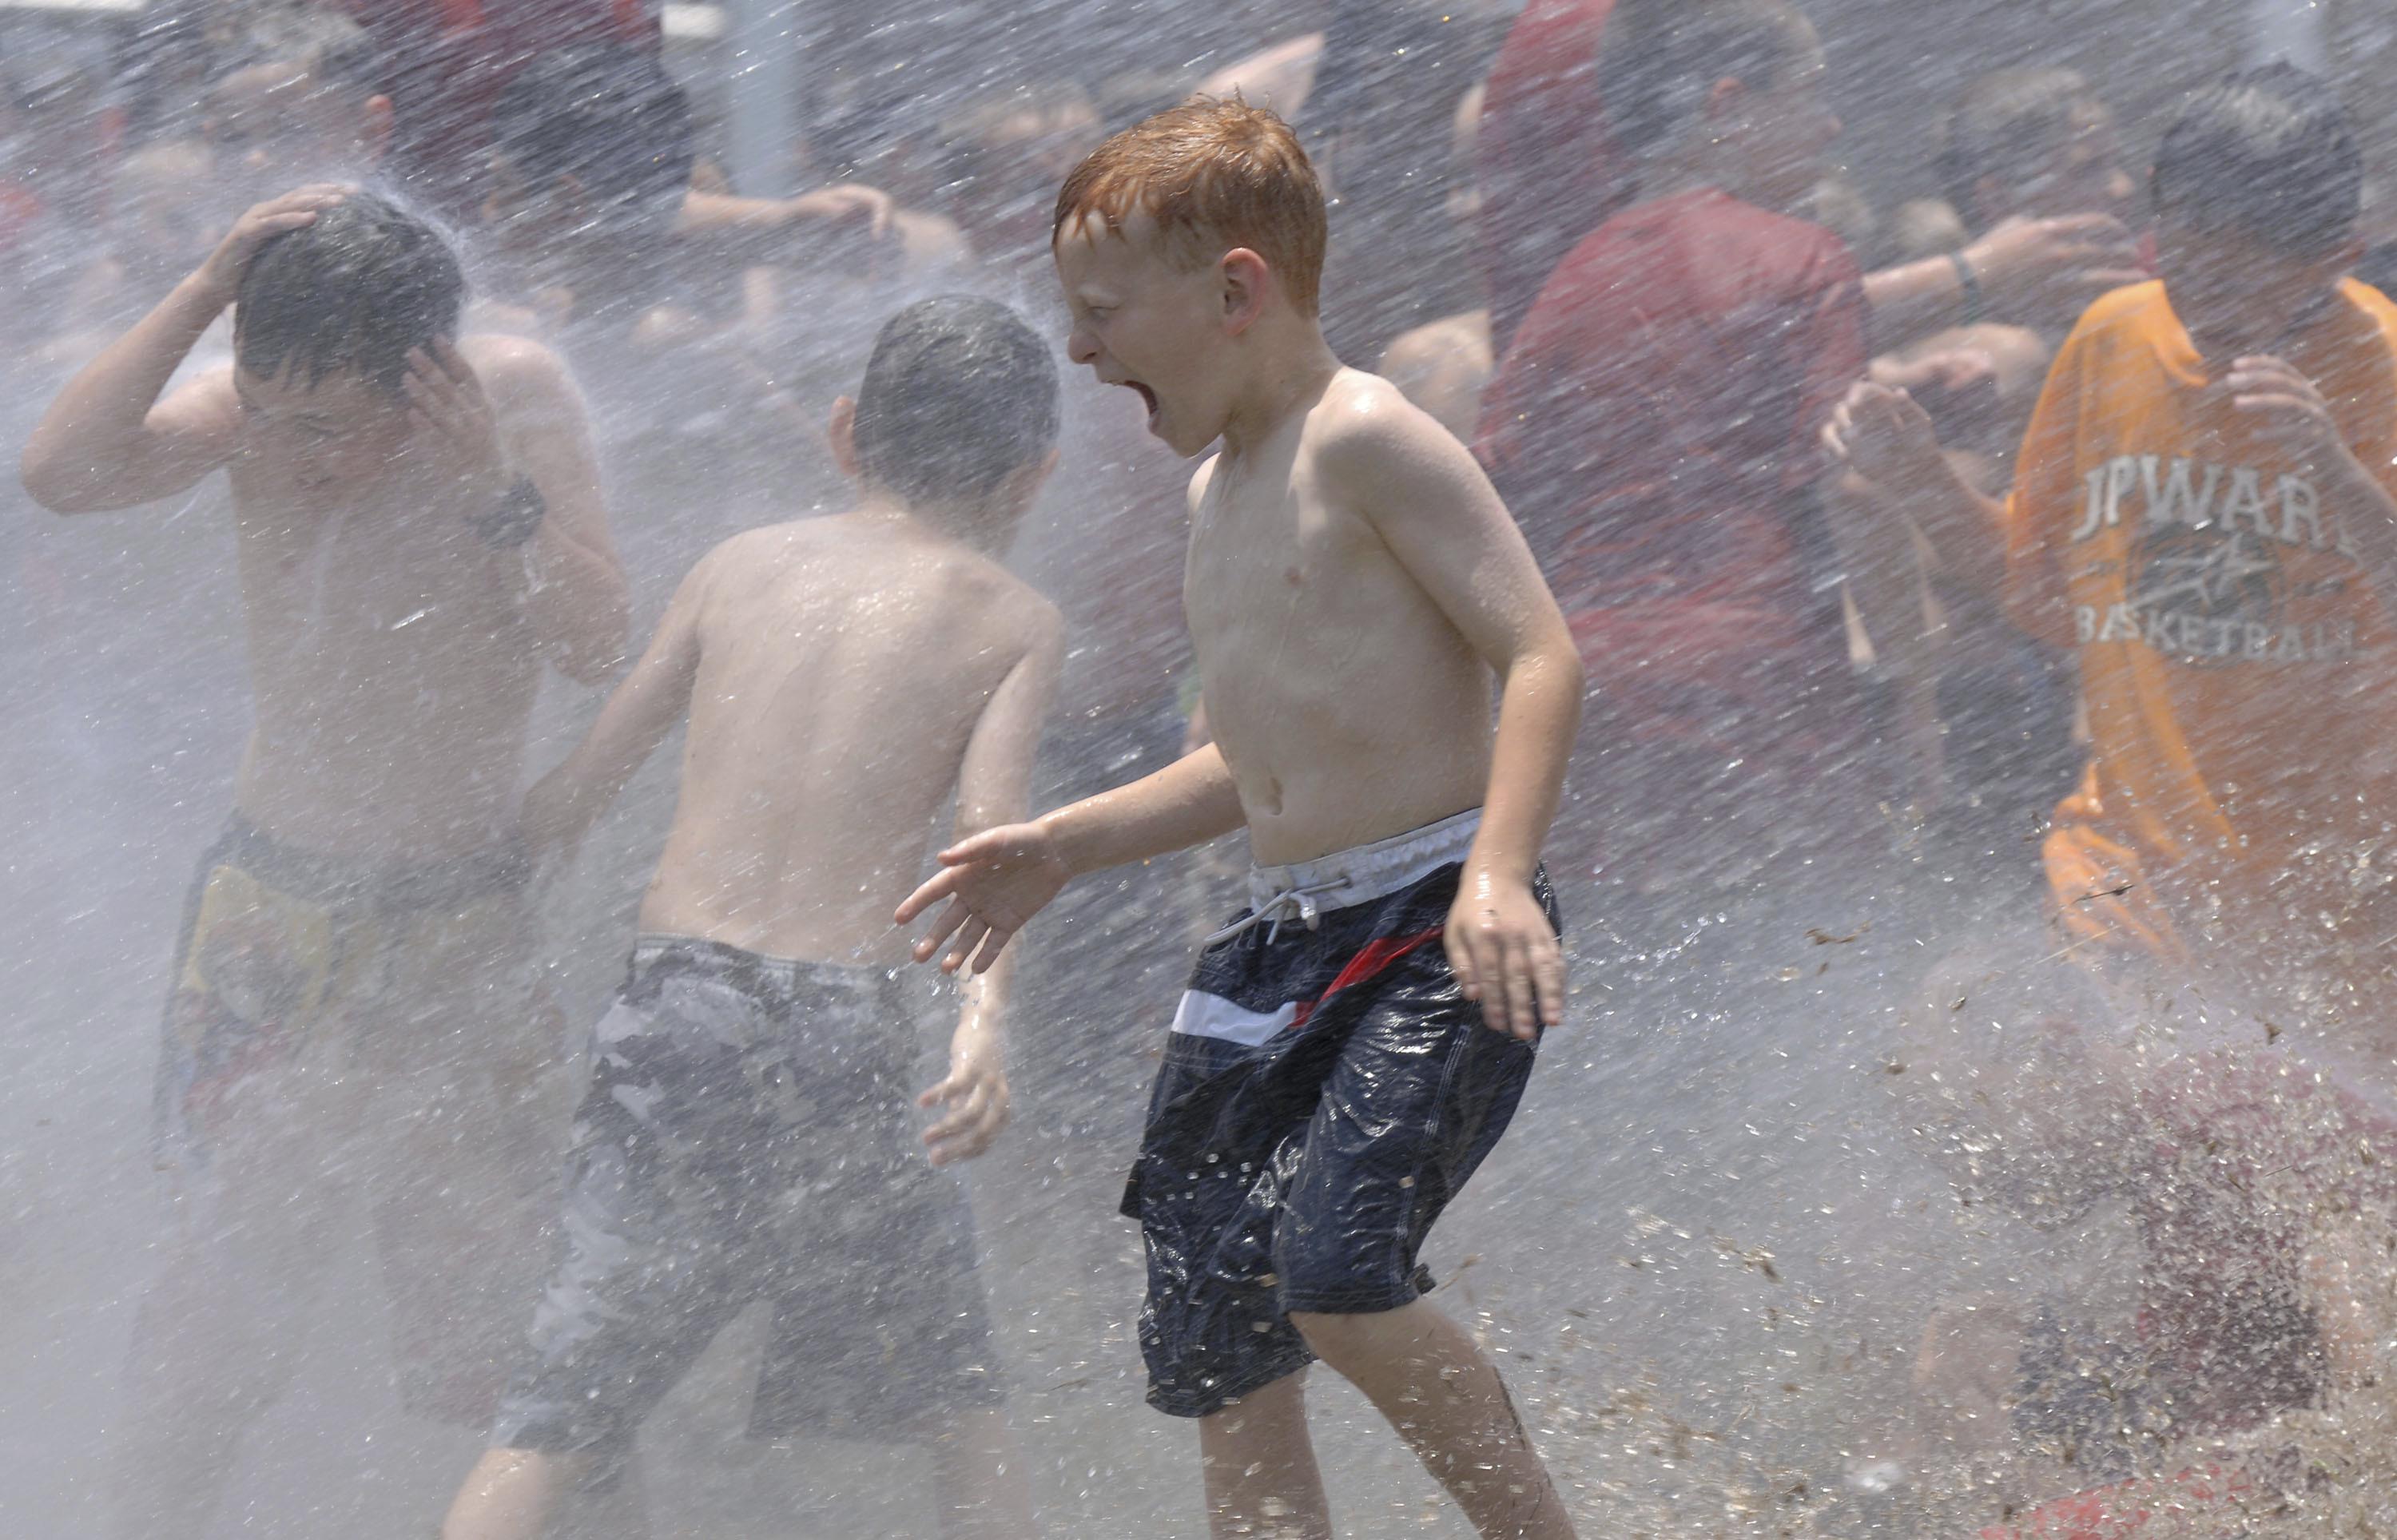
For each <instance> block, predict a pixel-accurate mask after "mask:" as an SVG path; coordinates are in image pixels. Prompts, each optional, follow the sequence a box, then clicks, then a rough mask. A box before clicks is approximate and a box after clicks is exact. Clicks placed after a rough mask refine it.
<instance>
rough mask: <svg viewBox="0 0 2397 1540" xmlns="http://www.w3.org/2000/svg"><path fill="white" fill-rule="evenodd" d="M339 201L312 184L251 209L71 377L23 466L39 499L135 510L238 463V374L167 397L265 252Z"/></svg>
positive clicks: (85, 509) (78, 508) (332, 191)
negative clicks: (181, 369) (229, 463)
mask: <svg viewBox="0 0 2397 1540" xmlns="http://www.w3.org/2000/svg"><path fill="white" fill-rule="evenodd" d="M341 196H342V190H341V189H339V188H334V187H306V188H301V190H299V191H298V192H287V193H285V194H284V195H283V196H282V197H279V198H275V199H271V200H269V201H268V202H266V203H262V204H260V205H258V206H256V207H254V208H252V209H250V210H249V211H248V212H247V213H245V214H243V215H242V217H241V218H240V219H236V220H234V227H233V229H232V230H231V231H229V232H227V233H226V235H225V238H224V240H223V241H222V242H221V243H220V244H219V245H218V246H217V249H216V250H215V251H214V252H212V253H210V254H209V256H208V260H207V261H205V262H203V263H201V264H200V267H199V269H198V271H197V272H194V273H193V274H192V275H191V276H190V277H188V278H185V279H184V280H183V281H182V282H181V283H180V284H178V285H175V287H174V289H173V290H172V291H171V292H170V293H168V294H167V298H166V299H162V300H160V301H159V302H158V303H157V305H156V306H155V307H154V309H152V311H151V312H150V313H149V314H147V315H145V316H143V317H142V318H141V320H140V321H137V322H135V323H134V325H133V329H132V330H130V331H128V332H127V333H126V334H125V335H124V336H123V337H120V338H118V339H116V340H115V341H114V342H112V343H110V344H109V345H108V346H107V347H106V348H104V349H102V350H101V351H100V356H99V357H97V358H95V359H93V360H92V361H91V362H90V363H89V364H87V365H85V366H84V367H83V369H82V370H81V372H79V373H78V374H76V376H75V377H74V378H73V379H71V380H69V381H68V382H67V386H66V389H64V390H63V391H60V392H59V398H58V399H57V400H56V401H54V402H52V403H51V404H50V409H49V410H48V411H47V412H45V413H43V414H42V420H41V421H40V422H39V423H38V424H36V425H35V427H34V429H33V434H32V436H31V437H29V438H28V439H27V440H26V441H25V451H24V455H23V458H21V460H20V472H21V474H22V475H23V477H24V482H25V490H26V491H27V492H29V493H31V494H32V495H33V500H34V501H35V502H38V503H40V504H41V505H42V506H43V507H45V508H47V509H49V510H50V511H53V512H58V513H94V512H100V511H105V510H109V509H116V508H132V507H136V506H138V505H140V504H141V503H146V502H155V501H156V500H158V499H159V498H167V497H172V496H173V495H174V494H176V493H178V492H181V491H182V490H183V489H184V488H185V487H188V486H190V485H192V484H193V483H194V482H196V481H198V480H199V479H200V478H201V477H202V476H205V475H207V474H208V472H209V471H213V470H215V469H216V468H217V467H218V466H220V465H222V464H223V463H224V462H225V461H226V460H227V459H228V458H231V457H232V455H233V452H234V444H235V442H236V439H237V434H238V431H239V425H240V416H239V413H238V411H237V410H236V402H235V399H234V394H233V389H232V382H231V380H230V379H229V378H225V377H223V376H216V377H211V378H208V379H202V380H195V381H194V382H193V383H192V384H191V385H189V386H187V387H185V388H184V389H182V390H180V391H178V392H175V393H174V394H173V395H172V396H170V397H168V398H167V400H166V401H164V402H161V401H160V400H159V399H158V397H159V395H160V394H161V393H162V392H164V391H165V390H166V389H167V381H168V380H169V379H171V378H174V374H175V370H176V369H177V368H179V367H181V365H182V362H183V359H184V357H185V355H186V354H188V353H190V352H191V351H192V344H193V343H194V342H196V341H198V340H199V339H200V334H201V333H203V332H205V331H207V330H208V327H209V326H210V325H213V324H214V323H215V321H216V318H217V317H218V316H219V315H221V314H222V313H223V312H224V309H225V307H226V306H227V305H230V304H232V303H233V300H234V295H235V294H236V293H237V292H239V290H240V288H241V276H242V273H243V272H246V271H247V270H248V266H249V259H250V258H251V257H253V256H254V255H256V254H257V251H258V248H259V247H260V246H262V245H264V244H265V243H266V242H267V241H268V240H269V239H271V238H273V237H274V236H275V235H279V234H281V233H283V232H285V231H288V230H297V229H299V228H300V227H301V226H302V225H306V224H313V223H314V222H315V219H316V214H317V211H318V210H320V209H325V208H330V207H331V206H333V205H335V204H337V203H339V202H341Z"/></svg>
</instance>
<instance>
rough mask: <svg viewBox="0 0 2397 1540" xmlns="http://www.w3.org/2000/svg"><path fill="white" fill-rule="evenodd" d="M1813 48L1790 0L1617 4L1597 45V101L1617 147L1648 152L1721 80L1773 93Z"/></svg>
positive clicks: (1631, 0)
mask: <svg viewBox="0 0 2397 1540" xmlns="http://www.w3.org/2000/svg"><path fill="white" fill-rule="evenodd" d="M1812 48H1813V35H1812V33H1809V32H1808V30H1807V26H1806V19H1805V17H1804V16H1803V15H1801V13H1800V12H1799V11H1798V9H1797V7H1793V6H1791V5H1790V4H1788V0H1618V3H1617V4H1616V6H1615V7H1614V14H1613V15H1611V16H1609V17H1608V18H1607V21H1606V31H1605V33H1603V34H1602V37H1601V39H1600V45H1599V54H1598V98H1599V101H1600V104H1601V107H1602V109H1603V111H1604V112H1605V113H1606V121H1607V126H1608V128H1609V129H1610V130H1611V131H1612V132H1613V134H1614V142H1615V145H1616V147H1617V148H1618V149H1620V150H1622V151H1623V152H1624V153H1627V154H1633V155H1638V154H1644V153H1647V152H1649V151H1651V150H1654V149H1655V148H1657V147H1658V146H1659V145H1662V144H1663V143H1665V142H1666V141H1667V139H1671V138H1672V137H1673V135H1674V134H1675V133H1677V132H1678V131H1680V129H1681V127H1682V126H1684V125H1685V124H1687V123H1689V122H1690V121H1691V120H1692V119H1694V118H1695V117H1696V116H1697V114H1698V113H1699V111H1700V110H1701V109H1702V108H1703V107H1704V106H1705V105H1706V100H1707V92H1708V91H1710V90H1712V89H1713V88H1714V85H1715V82H1717V81H1719V80H1736V81H1740V82H1743V83H1744V84H1746V85H1748V86H1750V87H1752V88H1754V89H1759V90H1761V89H1764V88H1767V87H1769V86H1774V85H1777V84H1779V83H1780V81H1781V80H1782V78H1783V77H1784V76H1785V75H1787V74H1788V72H1789V71H1791V70H1792V69H1794V68H1796V67H1797V66H1798V65H1799V64H1801V63H1802V62H1803V61H1804V60H1806V58H1807V57H1808V55H1809V53H1810V52H1811V50H1812Z"/></svg>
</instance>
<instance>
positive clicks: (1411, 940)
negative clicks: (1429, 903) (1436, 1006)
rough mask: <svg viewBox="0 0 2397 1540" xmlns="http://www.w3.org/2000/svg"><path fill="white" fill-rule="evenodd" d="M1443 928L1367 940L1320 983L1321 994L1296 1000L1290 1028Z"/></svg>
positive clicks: (1301, 1024)
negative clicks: (1330, 976)
mask: <svg viewBox="0 0 2397 1540" xmlns="http://www.w3.org/2000/svg"><path fill="white" fill-rule="evenodd" d="M1445 929H1447V927H1446V926H1444V925H1434V926H1433V927H1432V928H1431V929H1429V930H1427V931H1424V932H1422V933H1420V934H1419V935H1415V936H1384V937H1382V938H1381V939H1380V940H1379V941H1372V942H1368V943H1367V944H1366V946H1365V949H1364V950H1362V951H1360V952H1359V953H1358V954H1357V955H1356V956H1354V957H1352V958H1350V959H1349V960H1348V965H1347V966H1346V967H1345V968H1343V969H1341V970H1340V972H1339V974H1338V976H1335V977H1334V978H1333V979H1332V982H1331V983H1330V984H1327V985H1325V986H1324V989H1323V992H1322V993H1321V994H1319V995H1317V996H1316V997H1315V998H1314V999H1313V1000H1305V1001H1301V1002H1299V1006H1298V1016H1297V1018H1296V1019H1295V1020H1293V1021H1292V1023H1291V1024H1290V1030H1292V1031H1293V1032H1295V1031H1297V1030H1299V1029H1301V1028H1303V1027H1305V1026H1306V1022H1307V1018H1308V1017H1309V1016H1313V1015H1315V1013H1316V1012H1317V1011H1319V1010H1320V1009H1321V1008H1322V1007H1323V1004H1324V1002H1327V1001H1329V1000H1330V999H1331V998H1332V996H1333V995H1336V994H1338V993H1339V992H1340V991H1341V990H1343V989H1354V988H1355V987H1356V986H1358V985H1359V984H1363V983H1366V982H1368V981H1370V980H1372V979H1373V978H1374V977H1376V976H1379V975H1381V974H1383V973H1386V972H1387V971H1388V970H1389V967H1390V965H1391V964H1392V963H1396V962H1398V961H1399V959H1400V958H1402V957H1405V956H1406V955H1407V954H1408V953H1410V952H1413V951H1415V950H1418V949H1421V948H1423V947H1424V946H1426V944H1428V943H1430V942H1433V941H1437V940H1439V939H1440V933H1441V932H1442V931H1443V930H1445Z"/></svg>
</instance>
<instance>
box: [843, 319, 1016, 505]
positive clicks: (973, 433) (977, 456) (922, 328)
mask: <svg viewBox="0 0 2397 1540" xmlns="http://www.w3.org/2000/svg"><path fill="white" fill-rule="evenodd" d="M853 442H854V443H855V445H856V446H857V461H858V470H859V471H860V472H861V473H862V474H863V477H864V480H866V481H868V482H871V483H873V484H874V485H877V486H879V487H881V488H882V489H883V490H885V491H887V492H889V493H891V495H892V496H893V497H896V498H899V499H900V500H901V501H902V502H904V503H905V504H907V506H908V507H909V508H911V509H917V510H923V509H935V510H937V509H944V508H957V507H966V506H971V505H974V504H978V503H980V502H981V501H983V500H984V498H988V497H989V496H990V495H991V494H992V493H993V492H995V491H997V490H998V485H999V483H1001V482H1003V481H1005V480H1006V479H1007V478H1008V476H1009V475H1010V474H1011V473H1012V472H1013V471H1018V470H1020V469H1022V468H1023V467H1024V466H1026V465H1031V464H1034V463H1036V462H1037V461H1038V460H1039V459H1040V458H1041V457H1042V456H1044V455H1046V454H1048V453H1049V451H1050V450H1051V449H1052V448H1054V447H1055V446H1056V443H1057V362H1056V360H1055V358H1053V357H1052V356H1051V353H1050V351H1049V347H1048V344H1046V343H1045V342H1043V341H1041V340H1040V339H1039V337H1038V335H1037V334H1036V333H1034V331H1033V330H1032V328H1031V327H1029V326H1027V325H1024V322H1023V321H1022V320H1021V319H1020V318H1019V317H1018V316H1017V315H1016V313H1015V312H1013V311H1011V310H1010V309H1008V308H1007V307H1006V306H1005V305H1002V304H999V303H998V302H997V301H995V300H990V299H977V298H975V297H973V296H971V295H962V294H950V295H942V296H939V297H937V298H934V299H921V300H918V301H917V302H916V303H915V304H912V305H909V306H908V307H907V308H906V309H904V310H903V311H901V312H898V313H897V314H895V315H893V316H892V317H891V319H890V320H888V321H886V322H884V323H883V325H882V331H881V334H880V335H879V336H877V338H876V339H875V340H874V352H873V355H872V356H871V357H870V358H868V359H867V360H866V365H865V379H864V383H863V384H861V385H860V386H859V387H858V390H857V416H856V419H855V424H854V428H853Z"/></svg>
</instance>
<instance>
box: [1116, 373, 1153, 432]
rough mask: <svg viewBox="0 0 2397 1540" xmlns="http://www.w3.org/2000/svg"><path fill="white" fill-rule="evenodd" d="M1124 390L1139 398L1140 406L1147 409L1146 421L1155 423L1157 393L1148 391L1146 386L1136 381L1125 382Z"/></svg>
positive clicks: (1128, 380)
mask: <svg viewBox="0 0 2397 1540" xmlns="http://www.w3.org/2000/svg"><path fill="white" fill-rule="evenodd" d="M1124 389H1126V390H1128V391H1132V392H1136V393H1137V394H1138V395H1139V396H1140V401H1141V405H1144V406H1145V407H1147V408H1148V420H1149V421H1151V422H1155V421H1156V420H1157V392H1155V391H1152V390H1150V389H1149V388H1148V387H1147V386H1145V385H1144V384H1142V383H1141V382H1140V381H1139V380H1137V379H1127V380H1125V381H1124Z"/></svg>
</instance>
